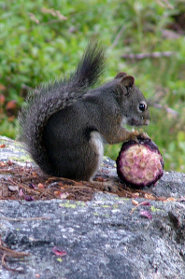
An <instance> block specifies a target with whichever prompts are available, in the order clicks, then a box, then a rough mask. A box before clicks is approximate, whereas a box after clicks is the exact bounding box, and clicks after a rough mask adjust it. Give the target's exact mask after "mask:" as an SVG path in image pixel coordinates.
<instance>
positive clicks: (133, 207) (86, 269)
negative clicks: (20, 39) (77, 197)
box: [0, 138, 185, 279]
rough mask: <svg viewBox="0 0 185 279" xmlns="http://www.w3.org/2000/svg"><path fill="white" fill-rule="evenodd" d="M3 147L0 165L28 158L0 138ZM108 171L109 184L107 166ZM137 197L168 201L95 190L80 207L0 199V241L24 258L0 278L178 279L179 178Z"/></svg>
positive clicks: (183, 251)
mask: <svg viewBox="0 0 185 279" xmlns="http://www.w3.org/2000/svg"><path fill="white" fill-rule="evenodd" d="M5 143H6V145H7V148H0V161H6V160H9V159H11V160H13V161H15V162H17V163H20V164H24V160H22V158H23V157H24V158H26V160H29V157H28V156H27V155H26V154H24V151H23V150H22V146H21V145H18V148H17V147H16V146H15V145H14V141H11V140H8V139H6V138H0V145H3V144H5ZM16 154H17V156H16ZM20 154H22V156H20ZM101 171H102V172H103V171H104V169H103V167H102V169H101ZM110 173H111V175H110V176H111V179H112V181H116V179H117V176H116V171H115V168H113V167H112V170H111V171H110V172H109V174H110ZM3 176H4V174H3ZM145 192H146V193H148V195H150V194H151V193H152V195H156V196H158V197H159V196H163V197H167V198H168V199H166V200H165V201H155V200H149V199H147V196H146V198H145V199H141V198H137V196H136V197H135V198H134V199H128V198H120V197H118V196H117V195H115V194H109V193H103V192H98V193H96V194H95V195H94V197H93V199H92V200H91V201H88V202H82V201H72V200H59V199H56V200H55V199H53V200H49V201H42V200H40V201H30V202H28V201H13V200H1V201H0V235H1V238H2V240H3V242H4V243H5V244H6V245H7V246H8V247H9V248H11V249H14V250H16V251H23V252H29V253H30V255H29V256H28V257H25V258H24V260H23V259H18V260H15V259H12V258H11V259H9V260H8V261H6V263H7V265H8V267H11V268H16V269H21V268H22V273H18V272H12V271H9V270H7V269H5V268H4V267H1V268H0V278H1V279H9V278H10V279H15V278H16V279H22V278H25V279H27V278H29V279H30V278H41V279H54V278H56V279H91V278H92V279H95V278H97V279H98V278H101V279H104V278H106V279H107V278H108V279H153V278H154V279H158V278H159V279H162V278H167V279H172V278H173V279H175V278H176V279H184V278H185V174H182V173H175V172H171V173H167V172H166V173H165V174H164V176H163V177H162V178H161V180H160V181H159V183H158V185H157V186H156V187H151V188H146V189H145ZM53 248H54V250H53ZM57 249H58V250H57ZM0 251H1V250H0ZM57 251H58V253H57ZM0 255H2V251H1V253H0Z"/></svg>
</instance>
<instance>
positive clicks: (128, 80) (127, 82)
mask: <svg viewBox="0 0 185 279" xmlns="http://www.w3.org/2000/svg"><path fill="white" fill-rule="evenodd" d="M121 84H123V85H124V86H125V87H132V86H133V85H134V77H133V76H126V77H123V78H122V80H121Z"/></svg>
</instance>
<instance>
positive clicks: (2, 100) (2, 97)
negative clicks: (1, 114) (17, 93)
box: [0, 84, 5, 105]
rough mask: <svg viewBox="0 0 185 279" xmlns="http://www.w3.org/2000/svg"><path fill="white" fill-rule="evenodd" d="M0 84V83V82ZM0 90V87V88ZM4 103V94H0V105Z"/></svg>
mask: <svg viewBox="0 0 185 279" xmlns="http://www.w3.org/2000/svg"><path fill="white" fill-rule="evenodd" d="M0 86H1V84H0ZM0 90H1V88H0ZM4 103H5V96H4V95H3V94H0V105H3V104H4Z"/></svg>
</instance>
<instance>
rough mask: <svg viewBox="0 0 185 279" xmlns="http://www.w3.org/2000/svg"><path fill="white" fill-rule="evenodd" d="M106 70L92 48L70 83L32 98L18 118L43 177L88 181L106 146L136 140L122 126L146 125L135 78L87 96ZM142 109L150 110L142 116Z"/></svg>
mask: <svg viewBox="0 0 185 279" xmlns="http://www.w3.org/2000/svg"><path fill="white" fill-rule="evenodd" d="M103 66H104V51H103V49H102V47H100V46H99V45H98V44H97V43H95V44H91V45H89V46H88V48H87V50H86V52H85V54H84V56H83V58H82V60H81V61H80V63H79V64H78V67H77V69H76V71H75V72H74V74H72V75H71V76H70V78H69V79H68V80H61V81H58V82H55V83H53V84H51V85H49V86H47V87H42V88H40V89H39V90H37V91H36V92H32V94H31V95H30V96H29V97H28V99H27V104H26V106H25V107H24V108H23V109H22V111H21V113H20V116H19V121H20V125H21V139H22V140H23V141H24V142H25V143H26V146H27V148H28V151H29V152H30V154H31V156H32V158H33V159H34V161H35V162H36V163H37V164H38V165H39V166H40V168H41V169H42V170H43V171H44V172H45V173H47V174H49V175H55V176H64V177H69V178H74V179H84V180H89V179H91V178H92V177H93V176H94V174H95V173H96V171H97V168H98V167H99V164H100V162H101V159H102V155H103V140H105V141H107V142H109V143H114V142H119V141H122V140H124V139H127V138H129V137H131V136H133V133H131V132H128V131H126V130H125V129H124V128H121V126H120V125H121V123H122V122H127V123H128V124H130V125H145V124H146V123H147V119H148V112H147V105H146V102H145V99H144V96H143V95H142V93H141V92H140V91H139V90H138V89H137V88H136V87H135V86H134V78H133V77H131V76H127V75H126V74H125V73H119V74H118V75H117V76H116V78H115V79H114V80H113V81H111V82H109V83H107V84H105V85H104V86H102V87H99V88H97V89H93V90H89V87H90V86H91V85H93V84H94V83H95V82H96V81H97V79H98V78H99V76H100V74H101V73H102V70H103ZM132 91H133V92H132ZM130 95H131V97H130ZM133 101H134V102H136V103H137V106H136V108H135V106H134V104H133ZM141 103H142V104H143V103H144V106H146V107H145V109H144V110H143V111H139V113H138V105H141ZM131 110H133V111H131ZM134 135H136V134H134Z"/></svg>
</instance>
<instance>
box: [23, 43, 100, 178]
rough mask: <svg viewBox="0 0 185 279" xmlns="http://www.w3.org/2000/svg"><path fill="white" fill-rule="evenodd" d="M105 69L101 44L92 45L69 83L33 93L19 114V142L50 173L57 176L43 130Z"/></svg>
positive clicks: (55, 84)
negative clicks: (50, 120)
mask: <svg viewBox="0 0 185 279" xmlns="http://www.w3.org/2000/svg"><path fill="white" fill-rule="evenodd" d="M103 66H104V51H103V49H102V47H101V46H100V45H99V44H98V43H90V44H89V45H88V47H87V49H86V51H85V53H84V55H83V57H82V59H81V61H80V63H79V64H78V66H77V69H76V71H75V72H74V73H73V74H72V75H71V76H70V78H69V79H68V80H60V81H57V82H54V83H53V84H50V85H48V86H45V87H42V88H40V89H38V90H36V91H35V92H32V93H31V94H30V95H29V97H28V98H27V101H26V105H25V107H24V108H23V109H22V111H21V112H20V114H19V123H20V126H21V131H20V139H21V140H22V141H24V142H25V144H26V146H27V149H28V151H29V152H30V154H31V156H32V158H33V159H34V161H35V162H36V163H37V164H38V165H39V166H40V168H41V169H42V170H43V171H44V172H45V173H47V174H50V175H52V174H54V171H53V168H52V165H51V163H50V160H49V158H48V155H47V150H46V148H45V145H44V142H43V130H44V127H45V125H46V123H47V121H48V119H49V118H50V117H51V116H52V115H53V114H55V113H56V112H58V111H60V110H62V109H64V108H66V107H68V106H70V105H72V104H73V103H74V102H76V101H77V100H78V99H80V98H82V97H83V95H84V94H85V93H86V92H87V89H88V87H89V86H91V85H93V84H94V83H95V82H96V81H97V79H98V78H99V76H100V74H101V73H102V70H103Z"/></svg>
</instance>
